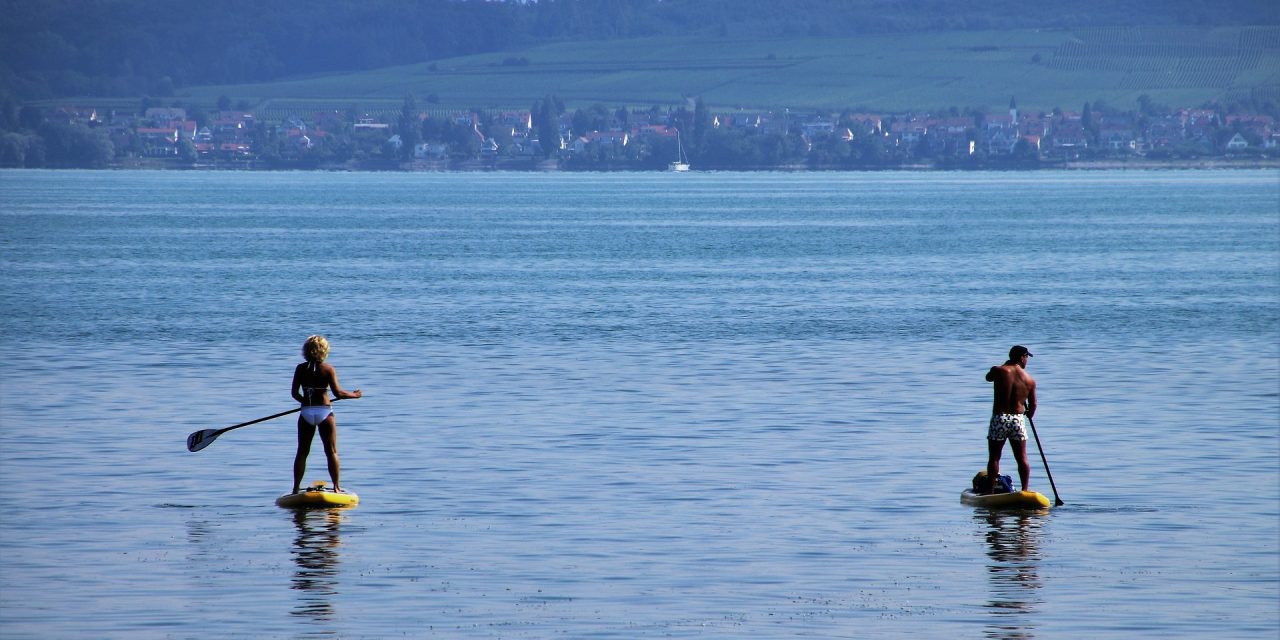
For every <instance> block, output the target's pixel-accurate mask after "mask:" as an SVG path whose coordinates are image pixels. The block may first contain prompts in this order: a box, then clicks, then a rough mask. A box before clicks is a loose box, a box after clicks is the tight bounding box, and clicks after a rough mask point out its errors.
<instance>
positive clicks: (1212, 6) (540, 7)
mask: <svg viewBox="0 0 1280 640" xmlns="http://www.w3.org/2000/svg"><path fill="white" fill-rule="evenodd" d="M0 16H3V19H0V95H4V94H8V95H14V96H16V97H18V98H19V99H22V100H31V99H42V98H54V97H62V96H90V95H92V96H139V95H153V96H168V95H171V94H172V93H173V92H174V90H175V89H178V88H180V87H183V86H193V85H209V84H238V83H246V82H258V81H267V80H274V79H278V78H282V77H287V76H297V75H304V74H317V73H331V72H339V71H358V70H366V69H373V68H379V67H385V66H391V65H398V64H410V63H417V62H423V61H427V60H433V59H440V58H448V57H453V56H460V55H468V54H474V53H482V52H493V51H504V50H512V49H518V48H520V47H523V46H529V45H533V44H538V43H542V42H550V41H556V40H566V39H611V38H628V37H639V36H660V35H667V36H677V35H696V36H706V37H722V36H735V37H743V36H751V37H770V36H787V37H792V36H797V35H814V36H823V35H850V34H858V33H878V32H902V31H922V30H932V31H937V30H954V29H1009V28H1064V27H1079V26H1098V25H1115V26H1126V25H1167V24H1189V25H1213V24H1232V25H1247V24H1252V25H1259V24H1280V9H1277V8H1276V5H1274V4H1273V3H1268V2H1258V1H1256V0H1125V1H1121V2H1116V1H1115V0H1077V1H1075V2H1071V3H1061V2H1054V3H1048V2H1045V3H1030V4H1029V3H1027V2H1025V0H988V1H986V2H983V3H980V4H974V3H954V2H942V1H937V0H788V2H777V1H776V0H539V1H538V2H514V1H511V2H489V1H482V0H414V1H413V2H405V1H403V0H272V1H271V2H258V1H257V0H205V1H203V2H190V3H179V4H176V5H175V4H174V3H173V2H171V1H169V0H93V1H90V0H40V1H39V2H33V1H32V0H0ZM511 60H512V61H513V62H512V63H513V64H518V63H519V58H518V57H513V58H511Z"/></svg>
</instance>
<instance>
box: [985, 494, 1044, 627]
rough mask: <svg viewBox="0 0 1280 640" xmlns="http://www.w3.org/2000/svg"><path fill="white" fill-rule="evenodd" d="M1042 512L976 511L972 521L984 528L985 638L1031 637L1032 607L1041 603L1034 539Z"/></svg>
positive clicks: (1036, 547) (1037, 549)
mask: <svg viewBox="0 0 1280 640" xmlns="http://www.w3.org/2000/svg"><path fill="white" fill-rule="evenodd" d="M1043 516H1044V513H1043V512H1027V511H1022V512H997V511H988V512H986V513H982V512H979V513H978V514H977V515H976V516H975V519H976V520H977V521H978V522H979V523H980V524H982V525H984V527H985V531H984V539H985V541H986V544H987V556H988V557H989V558H990V559H991V563H990V564H988V565H987V577H988V578H989V582H990V587H991V599H990V600H989V601H988V602H987V609H988V611H990V613H991V616H992V617H991V620H990V621H989V622H988V623H987V629H986V637H988V638H1034V637H1035V624H1034V621H1035V618H1034V616H1035V613H1036V607H1037V605H1039V604H1040V603H1041V601H1040V597H1039V595H1038V593H1037V592H1038V591H1039V590H1040V587H1041V580H1040V575H1039V573H1038V571H1037V569H1038V567H1039V563H1040V550H1039V548H1038V545H1037V540H1038V537H1039V535H1040V525H1041V524H1042V522H1043V519H1042V518H1043Z"/></svg>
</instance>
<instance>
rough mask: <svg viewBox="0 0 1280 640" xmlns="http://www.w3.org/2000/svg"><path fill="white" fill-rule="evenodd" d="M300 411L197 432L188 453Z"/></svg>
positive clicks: (190, 441) (293, 410)
mask: <svg viewBox="0 0 1280 640" xmlns="http://www.w3.org/2000/svg"><path fill="white" fill-rule="evenodd" d="M338 400H341V398H334V399H333V402H337V401H338ZM299 411H302V407H298V408H296V409H290V410H288V411H281V412H280V413H276V414H272V415H269V416H266V417H265V418H258V419H257V420H250V421H248V422H241V423H240V424H233V425H231V426H229V427H224V428H222V429H217V430H212V429H205V430H204V431H196V432H195V433H192V434H191V435H189V436H187V451H193V452H194V451H199V450H201V449H203V448H205V447H207V446H209V445H210V444H213V441H214V440H215V439H217V437H218V436H220V435H222V434H224V433H226V432H228V431H231V430H233V429H239V428H240V427H247V426H249V425H251V424H258V423H259V422H266V421H267V420H275V419H276V418H279V417H280V416H287V415H289V414H291V413H297V412H299Z"/></svg>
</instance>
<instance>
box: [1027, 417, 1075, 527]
mask: <svg viewBox="0 0 1280 640" xmlns="http://www.w3.org/2000/svg"><path fill="white" fill-rule="evenodd" d="M1027 423H1029V424H1030V425H1031V435H1033V436H1035V437H1036V448H1037V449H1039V450H1040V461H1041V462H1043V463H1044V474H1045V475H1046V476H1049V486H1050V487H1053V504H1054V506H1056V507H1061V506H1062V505H1064V504H1066V503H1065V502H1063V501H1062V498H1059V497H1058V485H1056V484H1054V483H1053V474H1052V473H1050V471H1049V460H1048V459H1046V458H1045V457H1044V447H1042V446H1040V434H1038V433H1036V421H1035V420H1032V419H1031V416H1027Z"/></svg>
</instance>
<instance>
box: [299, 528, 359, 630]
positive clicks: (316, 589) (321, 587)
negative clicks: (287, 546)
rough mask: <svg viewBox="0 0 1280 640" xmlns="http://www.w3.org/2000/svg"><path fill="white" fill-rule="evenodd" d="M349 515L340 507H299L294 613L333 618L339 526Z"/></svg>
mask: <svg viewBox="0 0 1280 640" xmlns="http://www.w3.org/2000/svg"><path fill="white" fill-rule="evenodd" d="M345 519H346V516H345V515H344V514H343V513H342V510H341V509H297V510H295V511H294V513H293V523H294V526H296V527H297V528H298V536H297V537H296V538H294V540H293V549H292V550H291V552H292V554H293V561H294V563H295V564H297V565H298V569H297V571H296V572H294V575H293V584H292V586H291V588H292V589H296V590H298V591H300V592H301V593H300V594H299V595H298V605H297V606H296V607H294V609H293V611H292V612H291V613H292V614H293V615H295V616H301V617H304V618H309V619H312V620H314V621H317V622H328V621H330V620H332V619H333V616H334V612H335V610H336V607H335V606H334V599H335V598H336V597H337V595H338V564H339V562H340V561H341V558H340V555H339V553H338V547H339V546H340V545H341V544H342V536H341V535H340V533H339V528H340V526H341V524H342V523H343V521H344V520H345Z"/></svg>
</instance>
